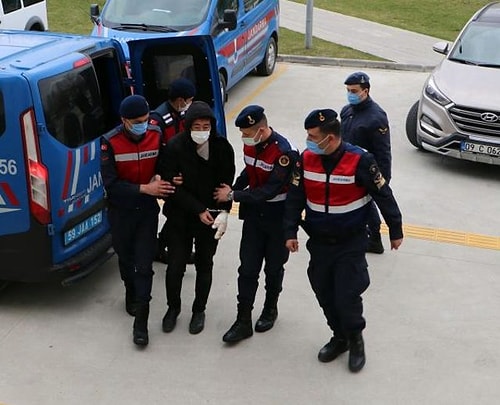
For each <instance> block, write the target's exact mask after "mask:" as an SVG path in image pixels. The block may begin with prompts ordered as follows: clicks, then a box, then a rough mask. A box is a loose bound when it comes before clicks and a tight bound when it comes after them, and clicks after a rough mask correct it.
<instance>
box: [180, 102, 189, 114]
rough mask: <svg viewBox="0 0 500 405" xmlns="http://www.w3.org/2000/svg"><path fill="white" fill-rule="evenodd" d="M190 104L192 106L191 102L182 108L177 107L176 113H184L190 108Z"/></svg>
mask: <svg viewBox="0 0 500 405" xmlns="http://www.w3.org/2000/svg"><path fill="white" fill-rule="evenodd" d="M191 104H192V103H191V102H189V103H186V104H184V106H182V107H179V108H178V109H177V111H178V112H184V111H187V109H188V108H189V107H190V106H191Z"/></svg>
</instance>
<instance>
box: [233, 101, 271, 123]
mask: <svg viewBox="0 0 500 405" xmlns="http://www.w3.org/2000/svg"><path fill="white" fill-rule="evenodd" d="M262 118H264V109H263V108H262V107H261V106H260V105H249V106H247V107H245V108H244V109H243V110H241V112H240V113H239V114H238V116H237V117H236V121H235V122H234V125H236V126H237V127H239V128H250V127H251V126H253V125H255V124H257V123H258V122H260V121H261V120H262Z"/></svg>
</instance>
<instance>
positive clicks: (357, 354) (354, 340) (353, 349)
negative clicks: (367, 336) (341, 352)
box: [349, 333, 366, 373]
mask: <svg viewBox="0 0 500 405" xmlns="http://www.w3.org/2000/svg"><path fill="white" fill-rule="evenodd" d="M365 363H366V356H365V344H364V342H363V336H362V335H361V333H359V334H357V335H354V336H352V337H350V338H349V370H351V371H352V372H353V373H357V372H358V371H360V370H361V369H362V368H363V366H364V365H365Z"/></svg>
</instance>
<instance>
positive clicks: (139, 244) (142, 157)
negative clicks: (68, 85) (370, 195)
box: [101, 95, 175, 346]
mask: <svg viewBox="0 0 500 405" xmlns="http://www.w3.org/2000/svg"><path fill="white" fill-rule="evenodd" d="M120 115H121V117H122V124H121V125H120V126H118V127H117V128H115V129H114V130H112V131H111V132H109V133H107V134H106V135H104V136H103V137H102V138H101V173H102V178H103V182H104V187H105V189H106V194H107V199H108V204H109V210H108V217H109V222H110V225H111V235H112V240H113V247H114V249H115V252H116V253H117V255H118V264H119V268H120V275H121V278H122V280H123V282H124V284H125V290H126V292H125V305H126V310H127V312H128V313H129V314H130V315H134V316H135V320H134V329H133V335H134V343H135V344H137V345H141V346H145V345H147V344H148V341H149V338H148V329H147V324H148V317H149V301H150V300H151V287H152V283H153V258H154V255H155V252H156V232H157V229H158V213H159V206H158V202H157V198H165V197H167V196H168V195H169V194H171V193H173V192H174V190H175V187H174V186H173V185H171V184H170V183H169V182H168V181H163V180H161V179H160V177H159V176H158V175H157V173H158V171H157V161H158V157H159V154H160V150H161V133H160V131H159V129H158V127H154V126H151V125H148V119H149V106H148V103H147V101H146V99H145V98H144V97H142V96H139V95H133V96H128V97H126V98H125V99H124V100H123V101H122V102H121V104H120Z"/></svg>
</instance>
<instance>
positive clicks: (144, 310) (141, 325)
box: [134, 304, 149, 346]
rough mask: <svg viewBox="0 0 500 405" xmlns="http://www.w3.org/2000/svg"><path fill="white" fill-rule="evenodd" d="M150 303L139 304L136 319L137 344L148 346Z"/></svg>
mask: <svg viewBox="0 0 500 405" xmlns="http://www.w3.org/2000/svg"><path fill="white" fill-rule="evenodd" d="M148 317H149V304H142V305H138V306H137V310H136V314H135V320H134V343H135V344H136V345H137V346H147V345H148V343H149V336H148Z"/></svg>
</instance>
